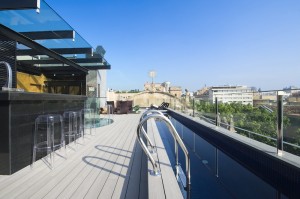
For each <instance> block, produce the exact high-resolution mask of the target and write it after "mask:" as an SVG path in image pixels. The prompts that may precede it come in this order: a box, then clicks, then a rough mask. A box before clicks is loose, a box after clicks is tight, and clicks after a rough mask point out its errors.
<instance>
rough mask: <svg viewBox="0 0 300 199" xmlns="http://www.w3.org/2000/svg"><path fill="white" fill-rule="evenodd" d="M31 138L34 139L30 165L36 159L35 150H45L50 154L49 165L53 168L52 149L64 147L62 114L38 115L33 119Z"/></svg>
mask: <svg viewBox="0 0 300 199" xmlns="http://www.w3.org/2000/svg"><path fill="white" fill-rule="evenodd" d="M33 139H34V141H33V155H32V164H31V167H32V166H33V164H34V162H35V161H36V152H40V151H44V152H45V151H46V152H47V156H50V167H51V169H53V159H54V151H55V150H56V149H59V148H61V147H66V145H65V136H64V131H63V118H62V116H61V115H58V114H48V115H40V116H38V117H37V118H36V119H35V131H34V138H33ZM52 154H53V157H52ZM65 156H66V148H65Z"/></svg>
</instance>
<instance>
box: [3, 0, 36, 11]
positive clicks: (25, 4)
mask: <svg viewBox="0 0 300 199" xmlns="http://www.w3.org/2000/svg"><path fill="white" fill-rule="evenodd" d="M22 9H40V0H22V1H20V0H1V4H0V10H22Z"/></svg>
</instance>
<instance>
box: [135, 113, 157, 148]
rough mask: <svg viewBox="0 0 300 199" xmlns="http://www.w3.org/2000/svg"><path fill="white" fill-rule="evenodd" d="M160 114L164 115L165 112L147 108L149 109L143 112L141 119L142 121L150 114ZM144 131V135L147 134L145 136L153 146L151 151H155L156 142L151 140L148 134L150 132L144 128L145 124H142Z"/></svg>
mask: <svg viewBox="0 0 300 199" xmlns="http://www.w3.org/2000/svg"><path fill="white" fill-rule="evenodd" d="M149 113H150V114H160V115H163V113H162V112H161V111H158V110H152V109H151V110H147V111H145V112H144V113H143V114H142V116H141V118H140V121H142V119H143V118H144V117H145V116H146V115H148V114H149ZM142 133H143V134H144V136H145V138H146V139H147V141H148V142H149V145H150V146H151V149H152V150H151V151H150V152H151V153H155V146H154V144H153V143H152V142H151V140H150V138H149V136H148V134H147V132H146V131H145V128H144V126H142Z"/></svg>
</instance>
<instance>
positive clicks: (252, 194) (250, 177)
mask: <svg viewBox="0 0 300 199" xmlns="http://www.w3.org/2000/svg"><path fill="white" fill-rule="evenodd" d="M171 121H172V123H173V125H174V127H175V128H176V130H177V132H178V134H179V136H180V137H181V139H182V140H183V141H184V143H185V145H186V147H187V149H188V150H189V153H190V158H191V198H222V199H223V198H224V199H226V198H242V199H248V198H249V199H253V198H256V199H258V198H264V199H265V198H274V199H275V198H278V197H277V196H278V195H280V196H281V198H282V199H284V198H287V197H286V196H284V195H283V194H281V193H278V191H277V190H276V189H275V188H274V187H272V186H271V185H269V184H268V183H266V182H265V181H263V180H262V179H261V178H259V177H258V176H256V175H255V174H253V173H252V172H250V171H249V170H247V169H246V168H244V167H243V166H242V165H240V164H239V163H238V162H236V161H235V160H233V159H232V158H230V157H229V156H228V155H226V154H224V153H223V152H222V151H220V150H218V149H217V148H216V147H214V146H213V145H211V144H210V143H208V142H207V141H205V140H204V139H202V138H201V137H200V136H198V135H197V134H195V133H194V132H192V131H191V130H190V129H188V128H187V127H185V126H184V125H182V124H180V123H179V122H178V121H176V120H174V119H171ZM157 127H158V130H159V132H160V134H161V137H162V140H163V142H164V145H165V148H166V150H167V153H168V156H169V158H170V162H171V164H172V167H173V168H175V153H174V139H173V137H172V135H171V133H170V132H169V130H168V128H167V126H166V125H165V123H164V122H159V121H157ZM179 162H180V164H181V166H182V169H183V170H184V171H185V157H184V154H183V152H182V150H181V149H180V147H179Z"/></svg>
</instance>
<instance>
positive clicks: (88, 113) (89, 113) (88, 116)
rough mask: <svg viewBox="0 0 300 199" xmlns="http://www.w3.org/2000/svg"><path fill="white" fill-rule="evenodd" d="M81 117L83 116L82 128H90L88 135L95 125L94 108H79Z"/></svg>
mask: <svg viewBox="0 0 300 199" xmlns="http://www.w3.org/2000/svg"><path fill="white" fill-rule="evenodd" d="M81 112H82V115H83V118H84V121H83V123H84V128H83V129H84V130H85V129H86V128H89V129H90V135H92V129H93V128H94V127H95V114H94V109H91V108H85V109H82V110H81Z"/></svg>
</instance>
